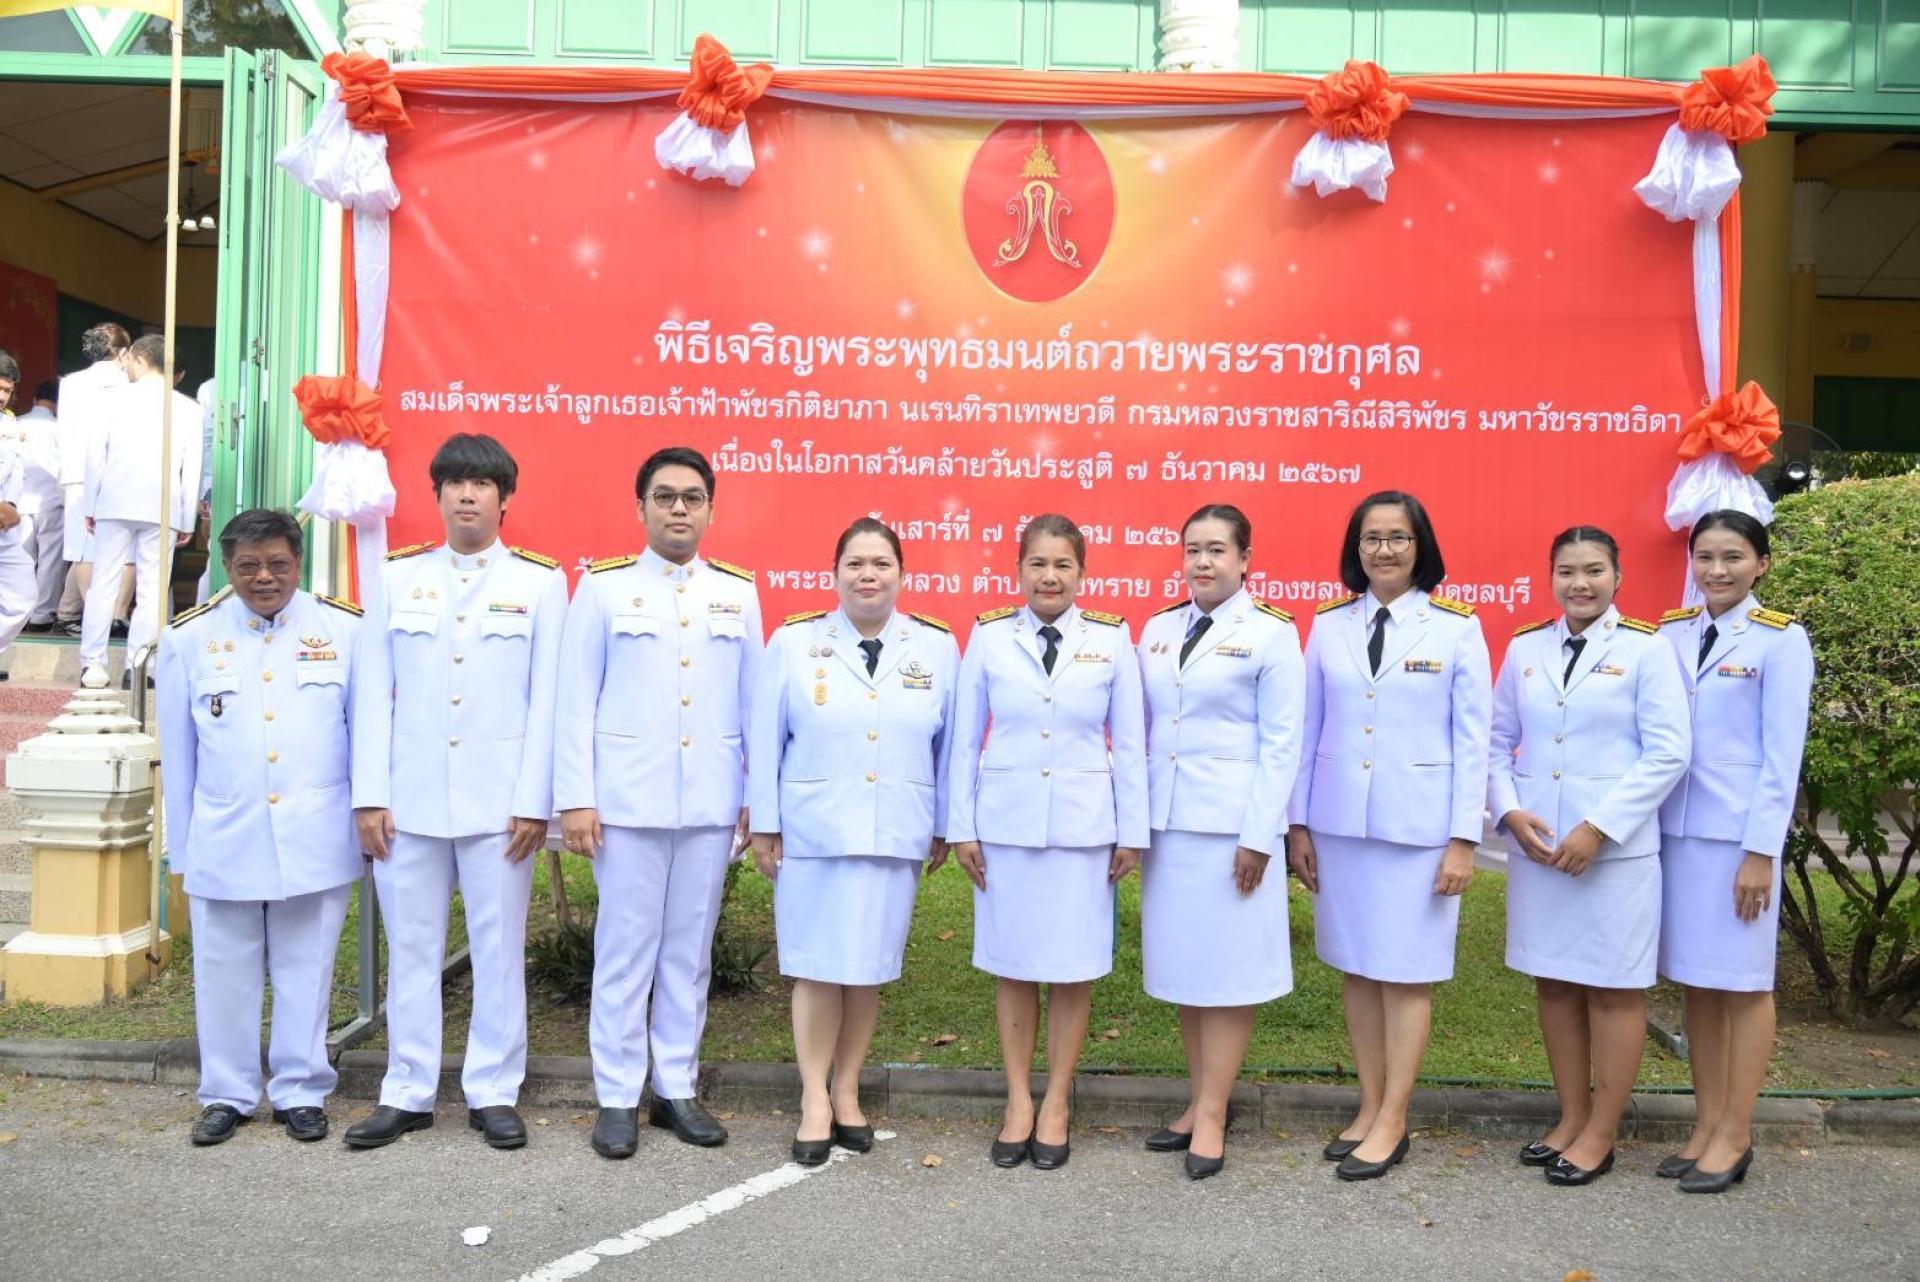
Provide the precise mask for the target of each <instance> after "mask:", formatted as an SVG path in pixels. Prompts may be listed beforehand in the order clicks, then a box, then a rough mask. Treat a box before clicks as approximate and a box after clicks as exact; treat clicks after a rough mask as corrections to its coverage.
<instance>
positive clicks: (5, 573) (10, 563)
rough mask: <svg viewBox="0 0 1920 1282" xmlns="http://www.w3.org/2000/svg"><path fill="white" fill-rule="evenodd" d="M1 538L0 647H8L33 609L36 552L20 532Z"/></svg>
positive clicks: (25, 624) (25, 623) (24, 625)
mask: <svg viewBox="0 0 1920 1282" xmlns="http://www.w3.org/2000/svg"><path fill="white" fill-rule="evenodd" d="M0 539H4V541H0V650H5V649H6V648H7V647H8V646H10V645H12V644H13V639H14V638H15V637H17V636H19V635H20V629H22V628H24V627H26V626H27V615H28V614H30V613H31V612H32V611H33V596H34V579H33V552H32V551H31V550H30V549H29V547H28V546H27V543H26V541H25V540H24V539H22V538H20V537H18V536H12V537H9V536H0Z"/></svg>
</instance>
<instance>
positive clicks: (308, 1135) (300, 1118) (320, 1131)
mask: <svg viewBox="0 0 1920 1282" xmlns="http://www.w3.org/2000/svg"><path fill="white" fill-rule="evenodd" d="M273 1120H274V1121H276V1122H280V1123H282V1124H284V1125H285V1126H286V1128H287V1138H288V1139H290V1140H299V1141H300V1142H301V1143H303V1144H310V1143H312V1142H313V1141H314V1140H323V1139H325V1138H327V1110H325V1109H324V1108H312V1107H304V1108H276V1109H274V1110H273Z"/></svg>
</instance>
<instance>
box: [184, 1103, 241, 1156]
mask: <svg viewBox="0 0 1920 1282" xmlns="http://www.w3.org/2000/svg"><path fill="white" fill-rule="evenodd" d="M252 1120H253V1119H252V1118H250V1117H248V1116H247V1115H246V1114H245V1113H242V1112H241V1111H240V1110H239V1109H237V1108H235V1107H234V1106H233V1105H231V1104H209V1105H207V1106H206V1107H205V1108H204V1109H202V1110H201V1111H200V1120H199V1121H197V1122H195V1123H194V1124H193V1142H194V1146H195V1147H197V1148H205V1147H207V1145H209V1144H225V1143H226V1142H227V1141H228V1140H230V1139H232V1138H233V1133H234V1132H235V1131H237V1130H239V1129H240V1128H241V1127H242V1126H245V1125H246V1124H247V1123H248V1122H250V1121H252Z"/></svg>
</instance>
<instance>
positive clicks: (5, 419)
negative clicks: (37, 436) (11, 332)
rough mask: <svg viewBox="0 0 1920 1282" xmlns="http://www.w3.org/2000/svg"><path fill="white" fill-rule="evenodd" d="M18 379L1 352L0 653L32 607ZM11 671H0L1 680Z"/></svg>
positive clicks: (9, 359) (13, 364) (16, 369)
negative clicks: (16, 391)
mask: <svg viewBox="0 0 1920 1282" xmlns="http://www.w3.org/2000/svg"><path fill="white" fill-rule="evenodd" d="M19 384H20V366H19V364H18V363H17V362H16V361H15V360H14V359H13V356H12V355H11V354H10V353H8V352H4V351H0V652H4V651H5V650H6V649H7V647H8V646H11V645H12V644H13V642H14V638H15V637H18V636H19V635H20V630H21V629H22V628H24V627H25V626H26V623H27V614H28V612H29V611H30V610H32V609H33V595H34V578H33V553H32V551H31V548H30V545H29V540H30V539H31V538H32V535H33V520H32V518H31V517H30V516H28V515H27V514H26V511H25V509H26V507H27V505H28V503H29V499H28V497H27V480H26V477H27V450H26V444H25V441H24V440H23V439H22V436H21V433H20V431H19V430H18V428H19V425H18V423H17V422H16V420H15V419H14V416H13V411H12V410H11V409H7V408H5V407H6V406H8V405H10V404H12V402H13V394H14V389H15V388H16V387H18V386H19ZM7 676H8V674H7V673H6V672H0V681H5V680H6V679H7Z"/></svg>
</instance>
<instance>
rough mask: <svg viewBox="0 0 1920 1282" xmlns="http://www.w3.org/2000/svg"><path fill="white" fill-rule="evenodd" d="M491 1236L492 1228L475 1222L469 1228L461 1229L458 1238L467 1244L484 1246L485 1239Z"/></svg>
mask: <svg viewBox="0 0 1920 1282" xmlns="http://www.w3.org/2000/svg"><path fill="white" fill-rule="evenodd" d="M492 1236H493V1230H492V1229H490V1228H488V1227H487V1226H486V1225H484V1224H476V1225H474V1226H473V1227H472V1228H470V1229H466V1230H463V1231H462V1232H461V1234H460V1240H461V1241H462V1242H465V1243H466V1244H467V1245H468V1246H485V1245H486V1244H487V1239H488V1238H490V1237H492Z"/></svg>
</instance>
